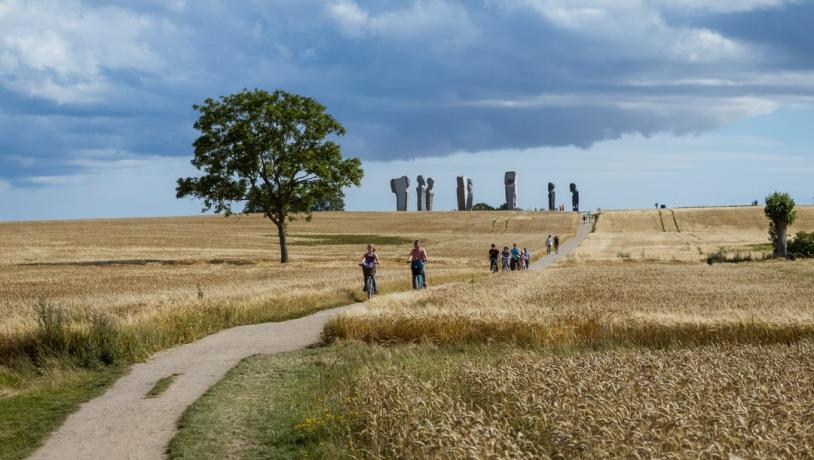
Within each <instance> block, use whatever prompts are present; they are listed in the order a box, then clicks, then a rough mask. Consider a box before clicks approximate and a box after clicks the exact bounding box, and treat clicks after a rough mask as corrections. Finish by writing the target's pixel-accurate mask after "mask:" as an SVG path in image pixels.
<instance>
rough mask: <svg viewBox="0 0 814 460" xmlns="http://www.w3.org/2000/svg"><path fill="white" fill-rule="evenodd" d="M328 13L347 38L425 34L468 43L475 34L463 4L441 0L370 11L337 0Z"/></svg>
mask: <svg viewBox="0 0 814 460" xmlns="http://www.w3.org/2000/svg"><path fill="white" fill-rule="evenodd" d="M327 11H328V15H329V17H330V18H331V19H333V20H334V22H335V23H336V24H337V25H338V26H339V29H340V31H341V32H342V33H343V34H344V35H345V36H347V37H349V38H363V37H371V36H374V37H383V38H396V39H414V38H427V39H431V40H433V41H434V42H435V43H436V44H438V45H444V46H460V45H466V44H470V43H471V42H472V41H473V40H474V39H475V38H476V37H477V35H478V32H477V29H476V27H475V26H474V24H473V23H472V21H471V20H470V17H469V13H468V12H467V10H466V8H464V7H462V6H461V5H459V4H455V3H448V2H446V1H443V0H415V1H414V2H413V3H412V5H411V6H410V7H409V8H406V9H401V10H395V11H387V12H383V13H380V14H371V13H369V12H368V11H366V10H365V9H363V8H362V7H361V6H359V5H358V4H357V3H356V2H355V1H354V0H338V1H337V2H335V3H332V4H330V5H329V6H328V7H327Z"/></svg>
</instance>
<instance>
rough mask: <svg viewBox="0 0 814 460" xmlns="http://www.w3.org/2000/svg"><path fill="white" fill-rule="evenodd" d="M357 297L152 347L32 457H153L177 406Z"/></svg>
mask: <svg viewBox="0 0 814 460" xmlns="http://www.w3.org/2000/svg"><path fill="white" fill-rule="evenodd" d="M590 230H591V228H590V225H584V224H580V225H579V227H578V229H577V234H576V236H575V237H573V238H570V239H569V240H567V241H566V242H565V243H564V244H563V245H562V246H560V253H559V255H555V254H552V255H550V256H546V257H544V258H542V259H540V260H538V261H537V262H535V263H534V264H532V268H533V269H537V270H539V269H542V268H545V267H547V266H549V265H551V264H552V263H554V261H555V260H556V259H557V258H559V257H563V256H565V255H566V254H567V253H568V252H569V251H571V250H572V249H573V248H575V247H577V246H578V245H579V243H580V242H582V240H584V239H585V238H586V237H587V236H588V234H589V233H590ZM355 308H364V304H354V305H349V306H346V307H340V308H334V309H330V310H324V311H321V312H318V313H315V314H313V315H310V316H306V317H304V318H299V319H294V320H290V321H284V322H279V323H263V324H255V325H251V326H239V327H234V328H231V329H227V330H224V331H221V332H218V333H217V334H213V335H210V336H207V337H204V338H203V339H201V340H199V341H197V342H194V343H190V344H187V345H181V346H178V347H175V348H171V349H169V350H165V351H162V352H160V353H158V354H156V355H155V356H154V357H153V358H152V359H150V360H149V361H147V362H145V363H140V364H136V365H134V366H133V367H132V368H131V370H130V373H129V374H127V375H126V376H124V377H122V378H121V379H119V380H118V381H117V382H116V383H115V384H114V385H113V386H112V387H111V388H110V389H109V390H108V391H107V392H106V393H105V394H104V395H103V396H101V397H99V398H96V399H94V400H92V401H89V402H87V403H85V404H83V405H82V407H80V409H79V411H77V412H76V413H74V414H73V415H71V416H70V417H68V419H67V420H66V421H65V423H64V424H63V425H62V427H61V428H60V429H59V430H57V431H56V432H54V433H53V434H52V435H51V437H50V438H48V440H47V441H46V443H45V445H44V446H43V447H41V448H40V449H39V450H38V451H37V452H35V453H34V455H32V456H31V457H30V458H32V459H160V458H163V457H165V455H166V449H167V446H168V445H169V443H170V441H171V440H172V437H173V436H174V435H175V431H176V423H177V420H178V418H179V417H180V416H181V414H183V412H184V410H185V409H186V408H187V406H189V405H190V404H192V403H193V402H194V401H195V400H196V399H198V398H199V397H200V396H201V395H203V393H204V392H205V391H206V390H207V389H208V388H209V387H211V386H212V385H214V384H215V383H216V382H218V381H219V380H220V379H221V378H222V377H223V375H224V374H225V373H226V372H227V371H228V370H229V369H231V368H232V367H234V366H235V365H237V363H238V362H239V361H240V360H241V359H243V358H246V357H248V356H251V355H254V354H258V353H279V352H285V351H292V350H297V349H301V348H304V347H306V346H308V345H310V344H313V343H315V342H316V341H317V340H318V339H319V333H320V331H321V330H322V326H323V324H324V323H325V321H326V320H327V319H328V318H330V317H331V316H333V315H335V314H337V313H341V312H345V311H349V310H352V309H355ZM173 374H178V377H177V378H176V380H175V381H174V382H173V384H172V385H171V386H170V388H169V389H168V390H167V391H166V392H164V393H163V394H162V395H160V396H158V397H155V398H146V397H145V395H146V394H147V392H148V391H150V389H151V388H152V387H153V385H155V383H156V382H157V381H158V380H159V379H162V378H164V377H168V376H170V375H173Z"/></svg>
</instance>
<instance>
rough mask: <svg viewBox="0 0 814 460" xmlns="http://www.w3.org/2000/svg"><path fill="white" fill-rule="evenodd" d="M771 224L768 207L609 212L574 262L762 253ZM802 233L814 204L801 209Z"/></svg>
mask: <svg viewBox="0 0 814 460" xmlns="http://www.w3.org/2000/svg"><path fill="white" fill-rule="evenodd" d="M768 225H769V221H768V219H767V218H766V217H765V216H764V215H763V207H758V206H748V207H747V206H742V207H720V208H679V209H658V210H657V209H647V210H628V211H604V212H602V213H601V216H600V218H599V220H598V221H597V223H596V227H595V232H594V233H592V234H591V235H590V236H589V237H588V239H587V240H586V241H585V242H583V243H582V245H581V246H580V247H579V248H578V249H577V250H576V251H574V252H573V253H572V254H571V256H570V257H571V258H572V260H576V261H579V260H591V261H595V260H617V261H620V260H630V259H634V260H656V261H684V262H695V261H699V260H703V259H704V258H705V257H706V255H707V254H710V253H713V252H715V251H717V250H719V249H721V248H724V249H725V250H729V251H742V252H743V253H748V254H752V255H762V254H763V253H765V252H766V251H767V249H765V246H766V244H767V243H768V242H769V241H768V234H767V229H768ZM797 231H806V232H810V231H814V206H798V207H797V220H796V222H795V223H794V225H792V227H791V228H790V232H789V234H790V236H791V235H793V234H794V233H795V232H797Z"/></svg>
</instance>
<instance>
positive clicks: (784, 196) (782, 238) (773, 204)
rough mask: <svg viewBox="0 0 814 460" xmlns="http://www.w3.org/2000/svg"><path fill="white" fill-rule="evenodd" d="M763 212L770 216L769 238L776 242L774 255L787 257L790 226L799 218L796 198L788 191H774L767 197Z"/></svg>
mask: <svg viewBox="0 0 814 460" xmlns="http://www.w3.org/2000/svg"><path fill="white" fill-rule="evenodd" d="M763 213H764V214H766V217H768V218H769V240H771V242H772V243H773V244H774V256H775V257H786V256H787V250H786V246H787V239H788V236H787V234H788V228H789V225H791V224H793V223H794V219H796V218H797V211H795V210H794V200H793V199H792V198H791V196H789V194H788V193H780V192H774V193H772V194H771V195H769V196H767V197H766V207H765V208H763Z"/></svg>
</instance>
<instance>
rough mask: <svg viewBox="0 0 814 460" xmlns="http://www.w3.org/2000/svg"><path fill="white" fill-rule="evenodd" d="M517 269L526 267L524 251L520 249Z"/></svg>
mask: <svg viewBox="0 0 814 460" xmlns="http://www.w3.org/2000/svg"><path fill="white" fill-rule="evenodd" d="M518 269H519V270H525V269H526V253H525V252H523V251H520V265H519V266H518Z"/></svg>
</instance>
